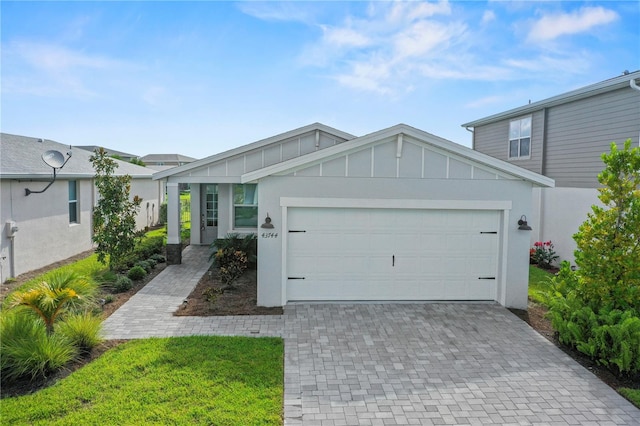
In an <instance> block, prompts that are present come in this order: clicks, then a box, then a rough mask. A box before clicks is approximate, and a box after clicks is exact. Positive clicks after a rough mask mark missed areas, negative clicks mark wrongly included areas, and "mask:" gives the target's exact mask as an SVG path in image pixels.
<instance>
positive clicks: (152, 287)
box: [103, 245, 284, 339]
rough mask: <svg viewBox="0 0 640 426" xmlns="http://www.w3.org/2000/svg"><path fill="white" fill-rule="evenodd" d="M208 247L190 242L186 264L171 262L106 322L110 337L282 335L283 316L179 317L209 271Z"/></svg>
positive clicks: (184, 256)
mask: <svg viewBox="0 0 640 426" xmlns="http://www.w3.org/2000/svg"><path fill="white" fill-rule="evenodd" d="M208 259H209V247H208V246H193V245H190V246H188V247H187V248H185V249H184V251H183V252H182V264H180V265H169V266H167V267H166V268H165V270H164V271H162V272H161V273H160V274H158V276H157V277H155V278H154V279H153V280H151V281H150V282H149V283H148V284H147V285H146V286H144V287H143V288H142V289H141V290H140V291H139V292H138V293H136V294H135V295H134V296H133V297H132V298H131V299H129V300H128V301H127V302H126V303H125V304H124V305H122V306H121V307H120V308H119V309H118V310H117V311H115V312H114V313H113V314H112V315H111V316H110V317H109V318H107V319H106V320H105V321H104V323H103V327H104V335H105V338H106V339H140V338H145V337H170V336H189V335H196V334H199V335H209V334H216V335H225V336H226V335H234V336H282V335H283V329H284V320H283V318H282V317H281V316H277V315H269V316H227V317H176V316H173V312H175V310H176V309H177V308H178V307H179V306H180V305H181V304H182V303H183V301H184V300H185V299H186V298H187V297H188V296H189V294H190V293H191V291H192V290H193V289H194V288H195V287H196V285H197V284H198V281H199V280H200V278H201V277H202V276H203V275H204V274H205V273H206V272H207V270H208V269H209V266H210V265H211V263H210V262H209V260H208Z"/></svg>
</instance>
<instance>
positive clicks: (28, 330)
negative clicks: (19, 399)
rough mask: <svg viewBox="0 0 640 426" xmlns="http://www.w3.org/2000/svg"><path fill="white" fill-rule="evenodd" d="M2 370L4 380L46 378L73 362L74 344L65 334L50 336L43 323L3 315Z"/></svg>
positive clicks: (17, 315) (0, 325)
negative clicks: (28, 377) (52, 372)
mask: <svg viewBox="0 0 640 426" xmlns="http://www.w3.org/2000/svg"><path fill="white" fill-rule="evenodd" d="M0 352H1V353H2V357H1V358H0V371H1V372H2V374H1V377H2V381H3V382H4V381H12V380H15V379H18V378H20V377H23V376H31V378H32V379H35V378H37V377H43V376H45V375H46V374H47V373H49V372H51V371H54V370H57V369H59V368H61V367H63V366H64V365H65V364H67V363H68V362H69V361H71V360H73V359H74V358H75V356H76V354H77V351H76V349H75V348H74V346H73V344H72V343H71V342H70V341H69V340H68V339H67V338H66V337H65V336H63V335H58V334H51V335H49V334H47V331H46V327H45V324H44V322H43V321H42V320H39V319H34V318H32V317H29V316H26V315H21V314H20V313H19V312H15V311H13V312H2V314H1V315H0Z"/></svg>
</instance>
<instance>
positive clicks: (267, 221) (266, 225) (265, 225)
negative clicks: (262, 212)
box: [260, 213, 273, 229]
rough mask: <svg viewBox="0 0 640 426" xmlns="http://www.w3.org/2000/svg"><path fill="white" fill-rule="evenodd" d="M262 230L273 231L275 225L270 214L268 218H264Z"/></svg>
mask: <svg viewBox="0 0 640 426" xmlns="http://www.w3.org/2000/svg"><path fill="white" fill-rule="evenodd" d="M260 228H266V229H273V224H272V223H271V218H270V217H269V213H267V217H265V218H264V223H263V224H262V225H260Z"/></svg>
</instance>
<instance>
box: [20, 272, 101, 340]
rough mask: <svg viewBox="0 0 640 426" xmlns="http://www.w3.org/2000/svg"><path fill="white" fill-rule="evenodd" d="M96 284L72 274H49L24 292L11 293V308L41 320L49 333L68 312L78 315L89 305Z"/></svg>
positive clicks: (92, 298) (93, 296)
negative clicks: (56, 322) (23, 311)
mask: <svg viewBox="0 0 640 426" xmlns="http://www.w3.org/2000/svg"><path fill="white" fill-rule="evenodd" d="M96 291H97V284H95V283H94V282H92V281H90V280H88V279H87V278H85V277H83V276H80V275H78V274H76V273H74V272H69V271H60V272H55V273H53V274H51V275H50V276H49V277H48V278H47V281H42V282H40V283H39V284H37V285H35V286H34V287H32V288H30V289H28V290H25V291H16V292H14V293H12V294H11V299H10V302H9V307H10V308H20V309H21V310H26V311H28V312H29V313H31V314H33V315H34V316H35V317H39V318H40V319H42V321H43V322H44V324H45V326H46V330H47V333H48V334H51V333H53V325H54V322H55V321H56V320H57V319H58V318H59V317H61V316H64V314H65V313H67V312H79V311H81V310H83V308H84V307H86V306H87V305H89V304H92V302H93V301H94V298H95V294H96Z"/></svg>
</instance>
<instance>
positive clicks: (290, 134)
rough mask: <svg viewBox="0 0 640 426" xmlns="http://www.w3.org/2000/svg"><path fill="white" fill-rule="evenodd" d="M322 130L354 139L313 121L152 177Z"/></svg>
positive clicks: (180, 171)
mask: <svg viewBox="0 0 640 426" xmlns="http://www.w3.org/2000/svg"><path fill="white" fill-rule="evenodd" d="M315 130H318V131H322V132H325V133H328V134H331V135H334V136H337V137H339V138H341V139H344V140H350V139H354V138H355V136H354V135H352V134H349V133H346V132H343V131H341V130H338V129H334V128H332V127H329V126H325V125H324V124H321V123H313V124H309V125H307V126H303V127H300V128H297V129H294V130H290V131H288V132H285V133H281V134H279V135H275V136H271V137H269V138H266V139H261V140H259V141H256V142H253V143H250V144H247V145H243V146H240V147H238V148H233V149H230V150H228V151H224V152H221V153H219V154H215V155H211V156H209V157H206V158H203V159H201V160H196V161H194V162H192V163H189V164H184V165H182V166H177V167H172V168H171V169H168V170H163V171H160V172H157V173H156V174H154V175H153V178H154V179H163V178H166V177H169V176H174V175H179V174H182V173H185V172H188V171H190V170H194V169H197V168H199V167H203V166H206V165H208V164H210V163H214V162H216V161H220V160H224V159H226V158H229V157H233V156H236V155H240V154H243V153H245V152H249V151H252V150H255V149H259V148H263V147H266V146H268V145H271V144H274V143H278V142H281V141H283V140H285V139H291V138H295V137H298V136H301V135H304V134H306V133H309V132H312V131H315Z"/></svg>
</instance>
